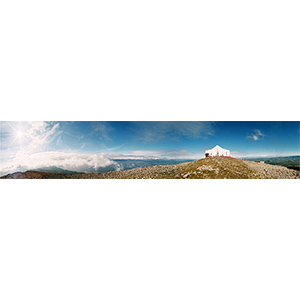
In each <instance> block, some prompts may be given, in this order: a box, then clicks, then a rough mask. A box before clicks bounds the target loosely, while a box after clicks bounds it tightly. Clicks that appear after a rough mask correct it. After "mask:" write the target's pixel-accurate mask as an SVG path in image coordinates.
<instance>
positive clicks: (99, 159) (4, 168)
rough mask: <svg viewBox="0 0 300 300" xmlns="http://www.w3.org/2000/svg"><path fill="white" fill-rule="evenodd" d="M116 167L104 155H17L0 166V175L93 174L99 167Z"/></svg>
mask: <svg viewBox="0 0 300 300" xmlns="http://www.w3.org/2000/svg"><path fill="white" fill-rule="evenodd" d="M109 165H116V166H117V163H115V162H114V161H112V160H111V159H109V157H107V156H106V155H105V154H102V153H99V154H78V153H66V152H57V151H49V152H42V153H35V154H31V155H26V154H24V153H21V152H20V153H18V154H17V156H16V157H15V158H14V159H13V160H12V161H10V162H5V163H2V164H1V168H0V169H1V173H2V175H3V174H7V173H12V172H16V171H18V170H33V169H40V168H51V167H52V168H61V169H64V170H68V171H75V172H95V171H96V170H97V169H98V168H100V167H106V166H109Z"/></svg>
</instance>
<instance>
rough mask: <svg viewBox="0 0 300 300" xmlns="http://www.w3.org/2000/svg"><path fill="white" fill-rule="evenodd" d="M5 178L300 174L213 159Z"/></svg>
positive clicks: (274, 176)
mask: <svg viewBox="0 0 300 300" xmlns="http://www.w3.org/2000/svg"><path fill="white" fill-rule="evenodd" d="M1 178H2V179H5V178H31V179H37V178H41V179H44V178H47V179H255V178H256V179H259V178H268V179H272V178H280V179H295V178H299V171H296V170H289V169H287V168H286V167H282V166H274V165H268V164H261V163H257V162H250V161H243V160H240V159H232V158H227V157H211V158H205V159H200V160H196V161H193V162H186V163H181V164H178V165H160V166H153V167H143V168H136V169H131V170H126V171H113V172H107V173H86V174H57V173H48V172H37V171H27V172H23V173H20V172H19V173H14V174H8V175H6V176H3V177H1Z"/></svg>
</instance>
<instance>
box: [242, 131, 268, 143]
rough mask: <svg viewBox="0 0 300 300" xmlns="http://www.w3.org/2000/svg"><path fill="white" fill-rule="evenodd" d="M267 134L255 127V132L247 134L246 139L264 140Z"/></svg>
mask: <svg viewBox="0 0 300 300" xmlns="http://www.w3.org/2000/svg"><path fill="white" fill-rule="evenodd" d="M265 136H266V135H265V134H263V133H261V131H260V130H259V129H255V133H252V134H251V135H248V136H246V139H253V140H254V141H259V140H263V139H264V137H265Z"/></svg>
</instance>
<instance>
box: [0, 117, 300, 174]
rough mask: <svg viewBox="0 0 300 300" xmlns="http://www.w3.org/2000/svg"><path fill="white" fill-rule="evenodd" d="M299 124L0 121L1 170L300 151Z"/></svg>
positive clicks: (92, 166) (89, 167)
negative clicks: (214, 152)
mask: <svg viewBox="0 0 300 300" xmlns="http://www.w3.org/2000/svg"><path fill="white" fill-rule="evenodd" d="M299 124H300V122H290V121H286V122H269V121H266V122H229V121H226V122H207V121H206V122H192V121H189V122H116V121H114V122H65V121H63V122H48V121H47V122H6V121H5V122H1V173H2V174H4V173H8V172H13V171H17V170H19V169H20V168H23V169H24V168H25V169H32V168H39V167H45V166H47V167H51V166H57V167H60V168H65V169H69V170H73V171H78V170H79V171H91V170H93V169H95V168H97V167H99V166H107V165H109V164H111V163H112V161H113V160H114V159H123V158H124V159H157V158H159V159H199V158H203V157H204V152H205V151H206V150H207V149H211V148H213V147H214V146H216V145H220V146H221V147H222V148H225V149H228V150H230V151H231V155H232V156H234V157H255V156H289V155H299V153H300V151H299V126H300V125H299Z"/></svg>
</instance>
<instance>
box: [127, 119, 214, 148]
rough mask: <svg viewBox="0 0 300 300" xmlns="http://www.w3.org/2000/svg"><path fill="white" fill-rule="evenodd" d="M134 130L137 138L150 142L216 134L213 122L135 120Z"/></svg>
mask: <svg viewBox="0 0 300 300" xmlns="http://www.w3.org/2000/svg"><path fill="white" fill-rule="evenodd" d="M132 131H133V132H134V134H135V137H136V138H137V139H140V140H142V141H144V142H145V143H148V142H157V141H161V140H175V141H179V140H180V139H181V138H183V137H185V138H190V139H195V138H206V137H207V136H209V135H214V134H215V127H214V125H213V123H212V122H193V121H183V122H178V121H176V122H175V121H159V122H134V123H133V126H132Z"/></svg>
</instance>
